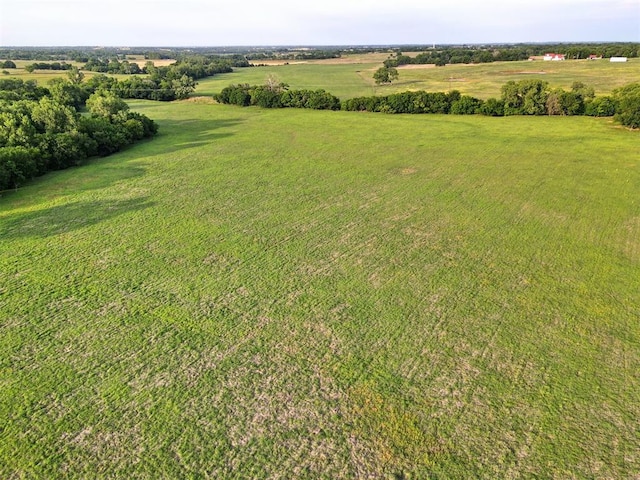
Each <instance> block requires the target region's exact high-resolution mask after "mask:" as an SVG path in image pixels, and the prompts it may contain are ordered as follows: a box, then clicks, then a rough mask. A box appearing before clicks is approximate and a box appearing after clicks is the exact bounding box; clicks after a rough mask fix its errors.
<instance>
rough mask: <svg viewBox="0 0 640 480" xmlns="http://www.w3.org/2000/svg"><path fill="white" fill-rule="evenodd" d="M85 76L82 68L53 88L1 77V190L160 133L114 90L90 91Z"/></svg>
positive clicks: (73, 71) (17, 185)
mask: <svg viewBox="0 0 640 480" xmlns="http://www.w3.org/2000/svg"><path fill="white" fill-rule="evenodd" d="M82 80H83V78H82V74H81V72H78V71H77V69H75V70H72V71H71V72H70V75H69V78H68V79H67V80H63V79H56V81H54V82H52V83H51V85H50V87H49V88H45V87H41V86H38V85H37V84H36V82H34V81H26V82H25V81H23V80H21V79H0V190H6V189H9V188H18V187H19V186H20V185H22V184H23V183H24V182H25V181H27V180H29V179H31V178H34V177H36V176H39V175H42V174H44V173H46V172H48V171H51V170H60V169H64V168H68V167H70V166H74V165H80V164H82V162H84V161H85V160H86V159H87V158H89V157H94V156H105V155H109V154H111V153H114V152H117V151H118V150H120V149H122V148H123V147H125V146H126V145H129V144H131V143H133V142H136V141H138V140H141V139H143V138H149V137H152V136H153V135H155V134H156V132H157V125H156V124H155V122H154V121H153V120H151V119H150V118H148V117H147V116H145V115H142V114H140V113H137V112H132V111H130V110H129V107H128V105H127V104H126V103H125V102H124V100H122V99H121V98H119V97H117V96H116V95H115V94H114V93H113V92H111V91H108V90H102V89H99V88H98V89H96V90H95V91H93V92H91V89H92V88H91V87H89V88H86V85H83V84H82ZM81 109H82V110H85V109H86V113H81Z"/></svg>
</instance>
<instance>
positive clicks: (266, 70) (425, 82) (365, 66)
mask: <svg viewBox="0 0 640 480" xmlns="http://www.w3.org/2000/svg"><path fill="white" fill-rule="evenodd" d="M380 66H381V63H355V64H337V65H333V64H323V63H312V62H309V63H304V64H291V65H276V66H268V67H255V68H244V69H236V70H235V71H234V73H229V74H224V75H218V76H215V77H211V78H207V79H203V80H200V81H199V85H198V89H197V94H199V95H211V94H214V93H218V92H219V91H220V90H222V89H223V88H224V87H226V86H228V85H230V84H232V83H233V84H235V83H249V84H251V85H255V84H263V83H264V81H265V79H266V78H267V77H268V76H269V75H271V74H272V75H275V76H276V77H277V78H279V79H280V80H281V81H283V82H285V83H288V84H289V85H290V86H291V88H296V89H297V88H305V89H317V88H324V89H325V90H328V91H330V92H331V93H333V94H334V95H337V96H338V97H340V98H342V99H345V98H352V97H358V96H368V95H387V94H390V93H396V92H404V91H407V90H426V91H430V92H446V91H450V90H459V91H460V92H462V93H464V94H467V95H473V96H475V97H478V98H482V99H487V98H490V97H495V98H498V97H500V88H501V87H502V85H504V84H505V83H507V82H508V81H510V80H515V81H519V80H522V79H524V78H536V79H542V80H544V81H547V82H549V84H550V85H551V87H562V88H564V89H566V90H569V89H570V88H571V84H572V83H573V82H574V81H581V82H584V83H585V84H587V85H591V86H593V87H594V89H595V91H596V94H598V95H606V94H609V93H611V91H612V90H613V89H615V88H617V87H620V86H622V85H626V84H629V83H632V82H637V81H638V79H639V78H640V59H636V58H634V59H630V61H629V62H628V63H618V64H616V63H613V64H612V63H610V62H609V61H608V60H597V61H587V60H580V61H565V62H544V61H533V62H528V61H525V62H497V63H491V64H479V65H447V66H446V67H438V68H435V67H430V66H420V67H421V68H400V69H399V70H398V71H399V73H400V78H399V79H398V81H397V82H394V83H393V84H392V85H386V86H385V85H383V86H378V85H375V83H374V81H373V73H374V72H375V71H376V69H377V68H379V67H380Z"/></svg>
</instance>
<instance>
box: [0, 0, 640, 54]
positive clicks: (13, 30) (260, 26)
mask: <svg viewBox="0 0 640 480" xmlns="http://www.w3.org/2000/svg"><path fill="white" fill-rule="evenodd" d="M550 41H560V42H574V41H632V42H638V41H640V0H535V1H530V0H385V1H382V0H317V1H313V0H307V1H304V2H301V1H294V0H236V1H233V0H226V1H219V0H0V45H2V46H28V45H33V46H45V45H64V46H75V45H100V46H223V45H345V44H431V43H489V42H496V43H497V42H550Z"/></svg>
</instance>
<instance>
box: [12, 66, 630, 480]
mask: <svg viewBox="0 0 640 480" xmlns="http://www.w3.org/2000/svg"><path fill="white" fill-rule="evenodd" d="M291 67H293V66H291ZM502 68H504V67H502ZM245 71H246V72H254V71H259V70H257V69H252V70H245ZM283 71H287V70H283ZM238 75H242V74H238ZM282 78H283V80H285V81H287V75H282ZM226 83H227V82H225V84H226ZM296 86H297V87H298V86H299V85H296ZM133 106H134V108H136V109H138V110H140V111H141V112H143V113H145V114H147V115H149V116H150V117H151V118H154V119H157V120H158V121H159V123H160V128H161V134H160V136H159V137H158V138H157V139H156V140H153V141H150V142H148V143H143V144H139V145H137V146H135V147H132V148H130V149H129V150H127V151H125V152H123V153H120V154H117V155H114V156H112V157H109V158H105V159H100V160H96V161H93V162H92V163H91V164H90V165H88V166H84V167H82V168H78V169H72V170H68V171H63V172H57V173H54V174H49V175H47V176H45V177H43V178H40V179H38V180H37V181H35V182H33V183H32V184H31V185H30V186H28V187H25V188H23V189H21V190H19V191H18V192H15V193H9V194H5V195H4V196H3V197H2V198H0V251H1V252H2V255H0V271H2V272H3V273H2V276H0V311H1V312H2V322H0V329H1V331H0V351H1V352H2V355H1V356H0V369H1V373H0V431H1V432H2V435H1V437H0V477H2V478H93V477H101V478H157V477H158V476H165V477H167V478H309V479H316V478H389V477H391V478H394V477H395V478H408V477H411V478H430V477H432V478H636V477H637V476H638V474H639V472H640V448H639V447H640V440H639V439H640V427H639V424H638V418H640V394H639V393H638V392H640V378H639V376H638V372H639V371H640V348H639V342H640V324H639V323H638V317H639V316H640V310H639V307H638V306H639V305H640V276H639V275H638V269H639V264H640V241H639V239H640V204H639V203H638V191H640V158H639V157H638V134H637V132H630V131H628V130H625V129H622V128H618V127H615V126H613V125H612V124H611V123H610V121H609V120H602V119H593V118H585V117H573V118H561V117H536V118H532V117H505V118H487V117H457V116H431V115H424V116H404V115H397V116H391V115H382V114H359V113H347V112H318V111H304V110H261V109H256V108H248V109H241V108H237V107H227V106H221V105H210V104H206V103H205V104H200V103H196V102H179V103H173V104H159V103H153V102H142V101H140V102H136V103H133ZM159 472H161V473H159Z"/></svg>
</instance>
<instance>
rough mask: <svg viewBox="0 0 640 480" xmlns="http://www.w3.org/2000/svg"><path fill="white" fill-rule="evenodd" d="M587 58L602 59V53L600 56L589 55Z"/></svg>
mask: <svg viewBox="0 0 640 480" xmlns="http://www.w3.org/2000/svg"><path fill="white" fill-rule="evenodd" d="M587 60H602V55H600V56H598V55H589V57H588V58H587Z"/></svg>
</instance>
